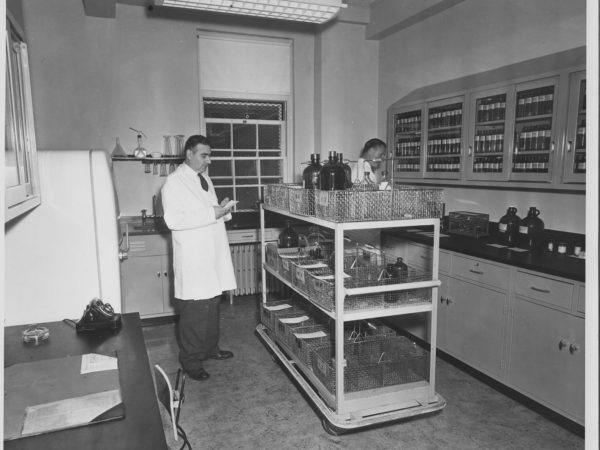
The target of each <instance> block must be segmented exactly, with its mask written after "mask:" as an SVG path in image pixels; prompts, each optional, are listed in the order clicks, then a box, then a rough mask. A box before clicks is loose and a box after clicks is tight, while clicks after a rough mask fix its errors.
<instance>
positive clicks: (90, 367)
mask: <svg viewBox="0 0 600 450" xmlns="http://www.w3.org/2000/svg"><path fill="white" fill-rule="evenodd" d="M103 370H117V358H114V357H112V356H106V355H99V354H98V353H88V354H87V355H82V356H81V375H83V374H86V373H93V372H101V371H103Z"/></svg>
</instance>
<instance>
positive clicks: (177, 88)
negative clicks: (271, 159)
mask: <svg viewBox="0 0 600 450" xmlns="http://www.w3.org/2000/svg"><path fill="white" fill-rule="evenodd" d="M23 9H24V16H25V22H26V28H27V30H28V36H29V40H30V61H31V70H32V90H33V103H34V109H35V121H36V133H37V141H38V147H39V148H42V149H72V148H89V147H101V148H107V149H108V150H112V148H113V147H114V145H115V137H116V136H119V137H120V140H121V145H122V146H123V148H124V149H125V151H127V152H131V150H132V149H133V148H134V147H135V146H136V141H135V137H136V136H135V133H134V132H132V131H131V130H129V127H130V126H131V127H133V128H138V129H142V130H143V131H144V132H145V134H147V135H148V139H147V140H146V141H145V144H144V146H145V148H146V149H148V150H149V151H160V149H161V146H162V135H164V134H185V135H190V134H193V133H196V132H198V130H199V122H200V118H199V111H200V106H199V105H200V103H199V96H198V61H197V55H198V50H197V38H196V30H197V29H199V28H202V29H208V30H211V29H212V30H219V31H225V32H237V33H247V34H258V35H263V36H276V37H286V38H290V39H292V40H293V52H294V68H295V71H294V74H293V79H294V89H295V91H296V92H297V96H296V98H295V99H294V108H295V111H294V113H295V117H296V121H295V135H294V141H293V142H294V147H295V148H299V149H307V151H306V155H308V154H309V153H310V151H308V150H309V149H312V147H313V143H314V125H313V108H314V85H313V83H314V29H313V28H312V27H311V26H309V25H304V24H298V25H296V24H291V25H289V24H284V25H282V24H279V23H275V24H273V22H274V21H269V22H268V23H267V22H266V21H260V20H242V19H236V18H235V17H232V16H229V15H223V14H221V15H218V16H217V15H210V14H201V13H195V12H189V11H182V10H172V9H169V10H165V9H162V10H160V11H159V10H158V9H157V10H155V11H154V12H148V11H147V10H146V9H145V8H143V7H140V6H131V5H123V4H117V17H116V19H105V18H95V17H87V16H85V15H84V12H83V3H82V2H81V0H47V1H43V2H40V1H37V0H24V1H23Z"/></svg>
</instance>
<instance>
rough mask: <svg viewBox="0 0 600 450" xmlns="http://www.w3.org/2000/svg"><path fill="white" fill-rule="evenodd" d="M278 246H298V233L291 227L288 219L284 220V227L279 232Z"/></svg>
mask: <svg viewBox="0 0 600 450" xmlns="http://www.w3.org/2000/svg"><path fill="white" fill-rule="evenodd" d="M278 246H279V248H291V247H298V233H297V232H296V230H294V229H293V228H292V225H291V223H290V221H289V220H286V221H285V229H284V230H283V231H282V232H281V233H280V234H279V238H278Z"/></svg>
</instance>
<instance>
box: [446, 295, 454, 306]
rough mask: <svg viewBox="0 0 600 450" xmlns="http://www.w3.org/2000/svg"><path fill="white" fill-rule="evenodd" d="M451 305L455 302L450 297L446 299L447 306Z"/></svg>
mask: <svg viewBox="0 0 600 450" xmlns="http://www.w3.org/2000/svg"><path fill="white" fill-rule="evenodd" d="M451 303H454V300H452V299H451V298H450V297H446V305H449V304H451Z"/></svg>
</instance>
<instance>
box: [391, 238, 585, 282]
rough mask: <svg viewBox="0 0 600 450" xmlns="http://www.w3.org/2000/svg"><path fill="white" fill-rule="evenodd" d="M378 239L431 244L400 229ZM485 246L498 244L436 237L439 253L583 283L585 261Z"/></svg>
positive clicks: (542, 252) (542, 250)
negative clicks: (473, 258)
mask: <svg viewBox="0 0 600 450" xmlns="http://www.w3.org/2000/svg"><path fill="white" fill-rule="evenodd" d="M382 235H389V236H397V237H402V238H406V239H410V240H413V241H415V242H421V243H424V244H429V245H431V244H433V238H430V237H428V236H425V235H422V234H418V233H416V232H407V231H404V230H401V229H394V230H385V231H382ZM488 244H498V239H497V238H496V237H495V236H493V235H492V236H490V237H480V238H478V239H476V238H470V237H464V236H457V235H450V236H448V237H440V249H443V250H450V251H453V252H457V253H462V254H465V255H467V256H474V257H477V258H483V259H488V260H490V261H496V262H499V263H503V264H508V265H512V266H516V267H520V268H522V269H529V270H533V271H536V272H542V273H546V274H549V275H555V276H559V277H564V278H569V279H571V280H576V281H582V282H585V258H576V257H573V256H568V255H559V254H557V253H556V251H555V252H549V251H547V250H545V249H540V250H533V251H525V252H515V251H512V250H509V249H508V248H496V247H492V246H490V245H488ZM555 247H556V246H555ZM567 250H568V252H569V253H572V247H571V246H568V247H567Z"/></svg>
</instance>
